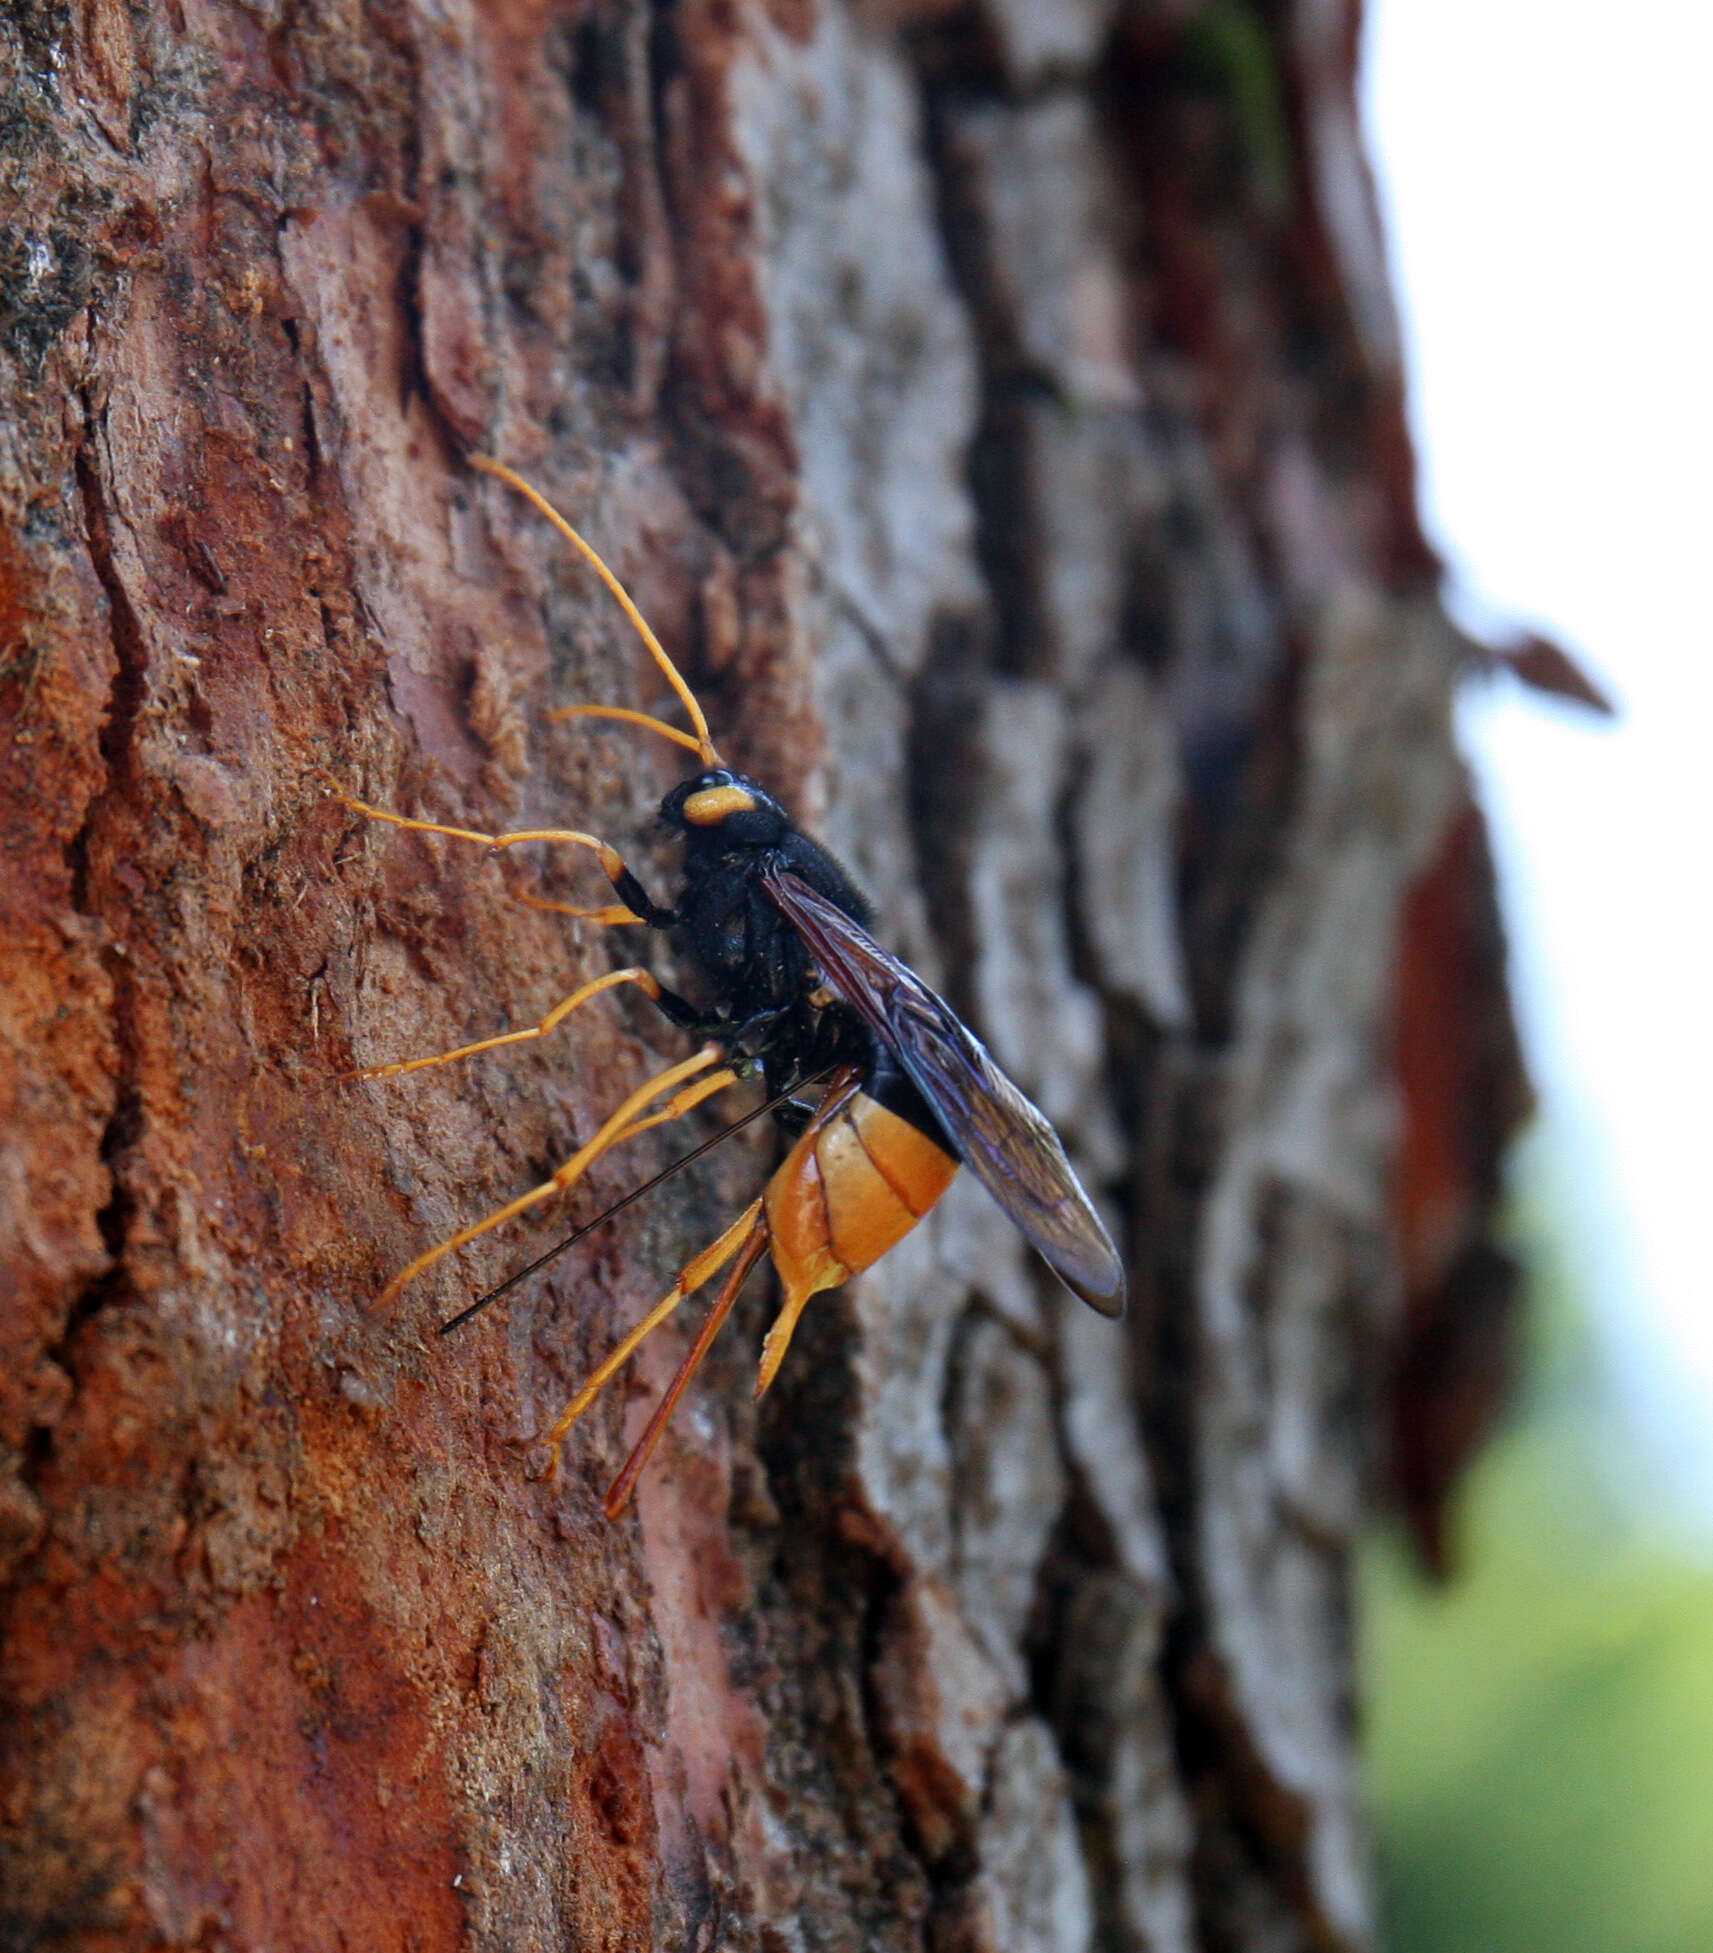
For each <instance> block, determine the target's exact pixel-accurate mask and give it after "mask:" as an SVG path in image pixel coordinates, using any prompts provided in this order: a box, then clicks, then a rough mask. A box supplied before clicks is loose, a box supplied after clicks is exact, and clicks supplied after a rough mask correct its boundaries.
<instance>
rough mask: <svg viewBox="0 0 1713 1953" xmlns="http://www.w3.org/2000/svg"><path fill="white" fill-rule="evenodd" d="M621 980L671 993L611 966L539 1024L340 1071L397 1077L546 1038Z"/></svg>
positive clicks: (651, 978) (642, 975) (655, 993)
mask: <svg viewBox="0 0 1713 1953" xmlns="http://www.w3.org/2000/svg"><path fill="white" fill-rule="evenodd" d="M621 983H634V984H635V985H636V987H637V988H638V989H639V990H640V991H641V992H642V993H643V995H644V996H645V997H649V998H651V999H652V1000H653V1001H654V1002H655V1003H659V1002H660V1000H661V998H662V997H664V996H666V995H667V994H668V993H667V992H666V990H665V989H664V988H663V987H662V985H661V983H660V980H659V978H658V977H656V976H655V974H654V972H653V971H652V970H644V969H641V968H637V969H629V970H609V971H608V972H607V974H606V975H605V976H599V977H596V978H594V980H593V981H592V982H589V983H585V984H583V985H581V986H580V987H579V988H578V989H576V990H573V991H572V992H571V994H570V996H569V997H565V998H563V999H561V1001H560V1002H558V1003H557V1004H555V1005H554V1006H553V1008H552V1009H551V1010H550V1011H549V1012H548V1013H547V1015H546V1016H545V1017H544V1018H543V1019H542V1020H541V1022H540V1023H539V1024H532V1025H531V1026H530V1027H529V1029H528V1030H526V1031H502V1032H501V1034H500V1035H499V1036H498V1037H493V1038H481V1039H479V1040H478V1041H477V1042H476V1043H475V1044H461V1045H459V1046H458V1048H457V1049H456V1050H455V1051H438V1052H436V1053H435V1055H434V1056H433V1057H432V1058H404V1059H401V1060H400V1061H399V1062H398V1063H396V1064H391V1065H367V1066H365V1067H364V1068H363V1069H362V1070H361V1071H347V1072H341V1073H340V1077H341V1078H355V1079H372V1078H398V1077H400V1076H401V1075H402V1074H403V1073H405V1072H407V1071H427V1070H428V1068H429V1067H430V1066H431V1065H449V1064H451V1063H452V1062H453V1061H454V1060H455V1059H458V1058H472V1057H474V1056H475V1055H476V1053H477V1052H478V1051H497V1050H498V1049H499V1048H500V1046H501V1045H505V1044H526V1043H528V1042H529V1040H530V1039H531V1038H544V1037H546V1036H548V1035H549V1033H550V1032H553V1031H556V1030H558V1028H559V1026H560V1025H561V1024H563V1023H564V1022H565V1020H566V1018H567V1017H569V1016H570V1015H571V1013H572V1012H573V1011H574V1010H577V1009H579V1008H580V1007H581V1006H582V1005H584V1004H586V1003H587V1002H588V1001H589V999H590V998H591V997H598V996H599V995H600V994H601V992H602V991H603V990H614V989H616V988H617V987H618V986H619V985H620V984H621Z"/></svg>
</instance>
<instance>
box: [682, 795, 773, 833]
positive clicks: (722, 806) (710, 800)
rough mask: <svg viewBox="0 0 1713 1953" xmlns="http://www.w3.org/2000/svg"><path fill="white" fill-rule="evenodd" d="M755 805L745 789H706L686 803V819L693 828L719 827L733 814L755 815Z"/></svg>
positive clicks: (753, 798) (692, 796)
mask: <svg viewBox="0 0 1713 1953" xmlns="http://www.w3.org/2000/svg"><path fill="white" fill-rule="evenodd" d="M755 805H756V800H755V795H754V794H753V793H750V792H748V791H746V790H745V789H744V788H743V787H729V786H728V787H704V788H703V789H702V790H701V792H700V793H693V794H691V795H690V797H689V799H687V800H686V801H685V802H684V818H685V819H686V820H687V821H688V822H689V823H690V825H691V826H692V827H718V826H719V824H720V822H721V821H723V820H726V819H728V818H729V817H730V816H731V815H733V814H751V813H754V811H755Z"/></svg>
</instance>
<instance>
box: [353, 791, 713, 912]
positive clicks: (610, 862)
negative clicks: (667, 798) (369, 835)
mask: <svg viewBox="0 0 1713 1953" xmlns="http://www.w3.org/2000/svg"><path fill="white" fill-rule="evenodd" d="M332 792H333V796H334V798H335V799H336V800H338V801H339V802H340V804H341V805H342V806H345V807H349V808H350V810H351V811H352V813H354V814H361V815H362V816H363V818H364V819H365V820H371V821H385V822H386V823H387V825H388V826H389V827H403V828H407V829H408V830H409V831H410V832H411V833H413V834H444V835H445V836H446V837H447V838H448V839H449V840H452V841H476V842H479V843H480V844H481V846H483V847H485V848H488V849H490V850H491V851H492V852H494V853H496V854H499V853H503V852H504V851H505V850H506V849H507V848H515V847H520V846H522V844H523V843H524V842H525V841H554V842H558V843H559V844H561V845H562V846H565V847H575V848H587V849H589V850H590V852H591V853H592V854H594V855H595V857H596V858H597V859H598V860H599V862H600V864H601V868H602V871H603V873H604V874H605V875H606V878H607V880H608V881H610V882H611V883H612V885H613V887H614V888H615V889H617V890H618V892H619V896H620V898H621V900H622V901H623V902H624V903H625V905H626V907H627V908H628V909H629V910H630V911H631V913H632V915H633V917H634V919H635V920H636V921H638V922H645V923H647V924H648V926H649V928H651V929H670V928H671V927H672V925H673V924H674V923H675V922H676V921H677V920H678V915H677V911H676V910H674V909H663V908H662V907H661V906H660V904H659V903H658V902H655V901H654V900H652V899H651V898H650V896H649V893H648V890H647V889H646V888H644V887H643V885H642V883H641V882H639V881H638V880H637V878H636V877H635V875H633V874H632V873H631V871H630V870H629V869H628V868H627V867H626V866H625V863H624V857H623V856H622V855H621V854H620V853H619V851H618V849H617V848H615V847H614V846H613V845H612V844H611V842H609V841H603V840H602V839H601V838H600V836H599V835H598V834H584V833H583V832H581V831H580V830H579V829H577V828H574V827H521V828H516V829H513V830H512V831H510V832H508V833H504V834H484V833H482V832H481V831H480V830H479V829H477V828H473V827H448V826H447V825H446V824H445V823H444V822H443V821H416V820H411V819H410V818H408V816H406V815H404V814H394V813H391V812H389V811H388V810H387V809H386V808H385V807H375V806H372V805H371V804H370V803H369V802H368V801H366V800H359V799H357V797H356V796H355V795H354V794H349V793H346V792H344V791H343V790H342V789H340V788H339V787H337V786H335V787H333V788H332Z"/></svg>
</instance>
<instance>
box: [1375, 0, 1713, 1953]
mask: <svg viewBox="0 0 1713 1953" xmlns="http://www.w3.org/2000/svg"><path fill="white" fill-rule="evenodd" d="M1710 73H1713V12H1710V10H1709V9H1708V8H1707V7H1706V6H1705V5H1703V4H1700V0H1634V4H1631V5H1629V6H1627V7H1624V8H1617V7H1613V6H1610V5H1596V4H1593V0H1369V8H1368V15H1367V23H1366V33H1365V46H1364V113H1365V116H1366V120H1367V126H1368V135H1369V142H1370V147H1371V153H1372V154H1373V156H1374V159H1375V165H1376V169H1377V172H1378V175H1379V190H1380V196H1381V202H1382V208H1383V213H1384V218H1385V223H1386V228H1387V233H1388V236H1389V239H1390V245H1391V251H1392V257H1393V265H1394V272H1395V278H1396V286H1397V290H1398V294H1399V302H1400V306H1401V308H1402V311H1403V314H1404V327H1405V336H1406V341H1407V344H1408V348H1409V357H1410V391H1411V404H1412V418H1413V424H1414V428H1415V433H1416V439H1417V443H1418V450H1419V456H1420V464H1421V481H1422V501H1423V509H1424V514H1425V517H1426V520H1427V523H1428V525H1429V528H1430V531H1431V533H1432V535H1433V536H1434V538H1435V540H1436V541H1437V542H1438V544H1439V546H1440V547H1441V548H1442V549H1443V550H1444V552H1445V554H1446V556H1447V559H1448V561H1449V563H1450V565H1451V568H1452V576H1453V586H1454V606H1455V607H1456V609H1457V610H1458V611H1459V612H1460V614H1461V615H1463V616H1464V618H1465V619H1466V620H1467V621H1469V622H1470V623H1471V624H1472V625H1473V626H1474V627H1475V628H1476V629H1477V630H1478V631H1480V632H1482V633H1484V634H1487V635H1490V636H1494V637H1498V638H1503V637H1504V636H1506V635H1514V634H1515V632H1516V631H1517V629H1518V628H1519V627H1520V628H1525V629H1539V630H1541V631H1543V632H1544V633H1545V634H1546V635H1548V636H1550V637H1552V638H1555V639H1556V640H1557V641H1559V642H1561V643H1562V644H1564V645H1565V646H1566V648H1567V649H1569V650H1570V651H1571V652H1572V654H1573V655H1574V656H1576V657H1577V658H1578V659H1579V660H1580V661H1581V662H1582V663H1583V665H1584V666H1585V668H1586V669H1587V670H1588V671H1589V673H1590V675H1591V676H1593V677H1594V678H1595V679H1596V681H1597V682H1599V683H1600V684H1602V685H1603V686H1604V687H1605V688H1606V689H1608V690H1609V691H1610V692H1611V694H1612V695H1613V696H1614V697H1615V699H1616V701H1617V704H1618V717H1617V719H1616V720H1615V721H1612V722H1607V723H1605V724H1602V723H1600V722H1598V721H1596V720H1594V719H1593V718H1591V717H1590V716H1589V715H1588V714H1586V713H1580V712H1571V711H1556V710H1554V709H1553V708H1552V707H1551V706H1550V705H1549V704H1547V703H1543V701H1542V700H1541V698H1540V697H1539V695H1538V694H1530V695H1525V694H1524V693H1523V692H1522V691H1521V690H1520V689H1518V688H1516V687H1514V686H1512V685H1510V684H1508V683H1503V684H1496V685H1494V686H1493V687H1492V688H1491V689H1489V690H1485V691H1480V692H1477V693H1474V694H1472V695H1471V696H1470V697H1469V698H1468V699H1467V700H1466V703H1465V708H1464V722H1463V734H1464V742H1465V747H1466V750H1467V751H1468V752H1469V754H1470V756H1471V759H1472V761H1473V763H1474V764H1475V766H1476V768H1477V770H1478V775H1479V780H1480V788H1481V796H1482V799H1483V802H1484V805H1485V807H1486V809H1487V812H1488V816H1489V819H1490V821H1491V823H1492V828H1493V841H1494V847H1495V851H1496V853H1497V855H1498V859H1499V863H1500V869H1501V874H1502V878H1503V893H1504V902H1505V909H1506V915H1507V920H1508V927H1509V930H1510V940H1511V955H1512V967H1513V981H1514V986H1515V993H1516V1001H1517V1009H1518V1013H1519V1017H1520V1020H1521V1023H1522V1028H1523V1032H1524V1036H1525V1039H1526V1044H1527V1050H1528V1058H1529V1063H1530V1068H1531V1071H1532V1073H1533V1076H1534V1080H1535V1083H1536V1086H1537V1089H1538V1091H1539V1094H1540V1100H1541V1110H1540V1115H1539V1117H1538V1119H1537V1121H1536V1123H1535V1126H1534V1128H1533V1131H1532V1132H1531V1134H1530V1135H1529V1137H1528V1138H1527V1139H1526V1140H1525V1142H1524V1143H1523V1145H1522V1146H1521V1147H1520V1148H1519V1149H1518V1151H1517V1153H1516V1155H1515V1157H1514V1159H1513V1162H1512V1194H1511V1213H1512V1221H1511V1225H1512V1230H1513V1233H1514V1236H1515V1245H1516V1247H1517V1249H1518V1250H1519V1252H1521V1253H1522V1254H1523V1256H1524V1257H1525V1259H1526V1260H1527V1262H1528V1264H1529V1266H1530V1270H1531V1275H1530V1303H1531V1307H1530V1350H1529V1362H1528V1369H1527V1381H1526V1384H1525V1387H1524V1389H1523V1391H1522V1393H1521V1394H1520V1397H1519V1400H1518V1402H1517V1403H1516V1405H1515V1407H1514V1409H1513V1411H1512V1413H1511V1415H1510V1417H1509V1419H1508V1420H1507V1423H1506V1426H1505V1428H1504V1429H1503V1431H1502V1432H1501V1433H1500V1435H1499V1437H1498V1438H1497V1439H1496V1441H1495V1442H1493V1443H1492V1444H1490V1445H1489V1447H1488V1448H1487V1449H1486V1451H1485V1452H1484V1453H1483V1455H1482V1457H1481V1458H1480V1460H1479V1461H1478V1463H1477V1465H1476V1467H1475V1469H1474V1470H1473V1472H1472V1473H1471V1474H1470V1476H1469V1478H1468V1480H1467V1481H1466V1483H1465V1485H1464V1488H1463V1492H1462V1495H1461V1498H1460V1509H1459V1515H1458V1520H1459V1524H1458V1540H1459V1545H1460V1555H1461V1566H1460V1572H1459V1574H1458V1576H1457V1577H1456V1578H1455V1579H1454V1580H1453V1581H1452V1582H1451V1583H1450V1584H1449V1585H1448V1586H1447V1587H1445V1588H1443V1589H1438V1590H1435V1589H1432V1588H1429V1587H1427V1586H1426V1585H1424V1583H1423V1582H1422V1581H1421V1580H1420V1578H1419V1577H1418V1576H1417V1575H1416V1574H1415V1573H1414V1572H1413V1571H1412V1570H1411V1569H1410V1567H1409V1565H1408V1563H1407V1561H1406V1559H1405V1556H1404V1555H1403V1554H1402V1552H1400V1551H1399V1550H1398V1549H1397V1547H1396V1544H1395V1542H1393V1541H1391V1540H1390V1539H1387V1538H1381V1539H1377V1540H1375V1541H1374V1542H1373V1544H1372V1548H1371V1551H1370V1553H1369V1556H1368V1562H1367V1567H1366V1578H1367V1583H1368V1595H1367V1607H1366V1610H1365V1619H1366V1623H1367V1650H1366V1663H1367V1683H1368V1700H1369V1705H1370V1706H1369V1716H1370V1738H1371V1741H1370V1753H1371V1759H1372V1761H1371V1768H1372V1772H1373V1791H1374V1797H1375V1802H1376V1806H1377V1812H1378V1819H1379V1826H1380V1835H1381V1850H1382V1856H1383V1876H1384V1884H1385V1894H1386V1905H1387V1910H1388V1918H1389V1926H1390V1942H1391V1944H1392V1946H1393V1947H1394V1948H1395V1949H1397V1953H1449V1949H1454V1948H1455V1949H1466V1950H1467V1953H1524V1949H1529V1950H1531V1953H1532V1950H1533V1949H1541V1953H1546V1950H1547V1949H1551V1953H1582V1949H1590V1953H1592V1949H1596V1948H1599V1949H1604V1953H1631V1949H1634V1950H1635V1953H1643V1949H1646V1953H1656V1950H1657V1953H1666V1950H1667V1949H1674V1950H1676V1949H1680V1950H1681V1953H1690V1950H1691V1949H1695V1953H1703V1950H1704V1949H1706V1948H1708V1947H1710V1946H1713V1272H1710V1268H1713V1257H1710V1253H1709V1248H1708V1245H1707V1240H1706V1235H1707V1229H1708V1210H1709V1206H1710V1205H1713V1201H1710V1195H1709V1188H1708V1179H1709V1168H1710V1167H1713V1140H1710V1138H1709V1131H1708V1120H1709V1108H1710V1107H1713V1026H1710V1013H1709V1008H1708V991H1709V973H1710V971H1713V923H1710V919H1709V915H1710V906H1713V905H1710V903H1709V899H1708V890H1709V886H1710V882H1713V874H1710V868H1709V857H1710V855H1713V814H1710V813H1709V805H1710V798H1713V796H1710V791H1709V782H1708V765H1707V760H1706V751H1707V747H1708V743H1709V739H1710V737H1713V623H1710V616H1713V608H1710V599H1709V594H1708V591H1707V588H1706V584H1707V581H1708V574H1707V573H1708V565H1709V561H1710V558H1713V549H1710V544H1709V537H1710V535H1713V487H1710V476H1709V466H1708V457H1709V455H1713V379H1710V373H1709V368H1710V357H1709V355H1710V351H1713V270H1710V258H1713V252H1710V249H1709V242H1710V240H1713V209H1710V204H1713V196H1710V190H1713V157H1710V154H1709V152H1710V149H1713V117H1710V116H1709V114H1708V109H1707V89H1708V80H1707V78H1708V75H1709V74H1710Z"/></svg>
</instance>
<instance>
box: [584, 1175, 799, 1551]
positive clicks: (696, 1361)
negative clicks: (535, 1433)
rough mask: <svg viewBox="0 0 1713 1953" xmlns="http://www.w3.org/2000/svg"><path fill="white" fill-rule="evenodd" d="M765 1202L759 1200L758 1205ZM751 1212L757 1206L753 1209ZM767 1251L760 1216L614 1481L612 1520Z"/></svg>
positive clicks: (627, 1499) (608, 1505)
mask: <svg viewBox="0 0 1713 1953" xmlns="http://www.w3.org/2000/svg"><path fill="white" fill-rule="evenodd" d="M760 1205H761V1203H760V1202H759V1201H758V1202H757V1203H756V1206H757V1207H759V1206H760ZM750 1212H751V1213H754V1212H755V1208H751V1210H750ZM766 1251H767V1221H766V1219H765V1218H764V1217H762V1216H760V1215H758V1216H757V1218H756V1220H755V1223H754V1225H753V1226H752V1227H751V1228H750V1231H749V1233H748V1235H747V1236H746V1237H745V1239H744V1244H743V1248H742V1250H741V1251H740V1253H739V1255H738V1258H737V1260H736V1261H735V1262H734V1263H733V1264H732V1272H731V1273H730V1274H729V1275H728V1276H727V1277H726V1282H725V1286H724V1287H723V1288H722V1289H721V1290H720V1293H719V1298H718V1300H717V1301H716V1302H715V1303H714V1306H713V1307H712V1308H711V1309H710V1310H709V1311H708V1318H707V1320H706V1321H705V1322H704V1323H703V1324H702V1327H701V1328H700V1329H699V1330H698V1331H697V1332H696V1340H695V1341H694V1342H693V1343H692V1344H691V1345H690V1348H689V1351H688V1353H687V1354H686V1355H685V1358H684V1361H683V1362H682V1363H680V1364H679V1366H678V1374H677V1375H676V1376H675V1377H674V1378H673V1379H672V1381H671V1383H670V1384H668V1385H667V1387H666V1395H665V1396H664V1397H662V1398H661V1400H660V1402H659V1403H658V1404H656V1405H655V1407H654V1415H653V1416H652V1417H651V1418H650V1419H649V1420H648V1429H647V1430H646V1431H644V1432H643V1434H642V1436H641V1437H640V1438H639V1439H638V1440H637V1446H636V1449H635V1450H634V1451H633V1452H632V1453H631V1455H630V1456H629V1457H628V1458H627V1459H626V1460H625V1467H624V1470H623V1471H622V1472H620V1473H619V1475H618V1477H617V1478H615V1479H614V1480H613V1484H612V1489H611V1490H610V1491H609V1492H608V1493H607V1499H606V1506H605V1511H606V1515H607V1517H608V1518H609V1519H616V1518H617V1517H618V1516H619V1514H620V1513H621V1512H623V1511H624V1509H625V1507H626V1506H627V1505H629V1504H630V1495H631V1493H632V1492H633V1491H635V1489H636V1482H637V1480H638V1479H639V1478H640V1477H641V1476H642V1468H643V1466H644V1465H646V1464H647V1463H648V1461H649V1458H650V1457H651V1456H652V1455H653V1452H654V1447H655V1446H656V1445H657V1444H658V1443H659V1442H660V1434H661V1432H662V1431H664V1430H665V1429H666V1427H667V1425H668V1424H669V1423H670V1422H671V1421H672V1413H673V1412H674V1411H675V1410H676V1409H677V1408H678V1400H679V1398H680V1397H682V1396H683V1395H684V1392H685V1391H686V1390H687V1389H688V1388H689V1385H690V1379H691V1378H692V1377H693V1376H694V1375H695V1374H696V1372H697V1370H698V1369H700V1368H701V1365H702V1358H703V1357H704V1356H706V1355H707V1353H708V1352H709V1350H711V1349H712V1348H713V1346H714V1338H715V1337H716V1336H717V1335H718V1334H719V1333H720V1329H721V1326H722V1325H723V1324H724V1322H725V1319H726V1317H727V1316H729V1315H730V1314H731V1312H732V1304H733V1303H734V1302H735V1301H736V1300H737V1299H738V1291H739V1290H740V1289H741V1288H742V1287H743V1285H744V1282H745V1281H746V1280H747V1279H748V1276H749V1271H750V1270H751V1269H752V1268H753V1267H754V1266H755V1264H756V1263H757V1262H758V1261H759V1260H760V1259H761V1257H762V1256H763V1254H765V1253H766Z"/></svg>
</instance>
